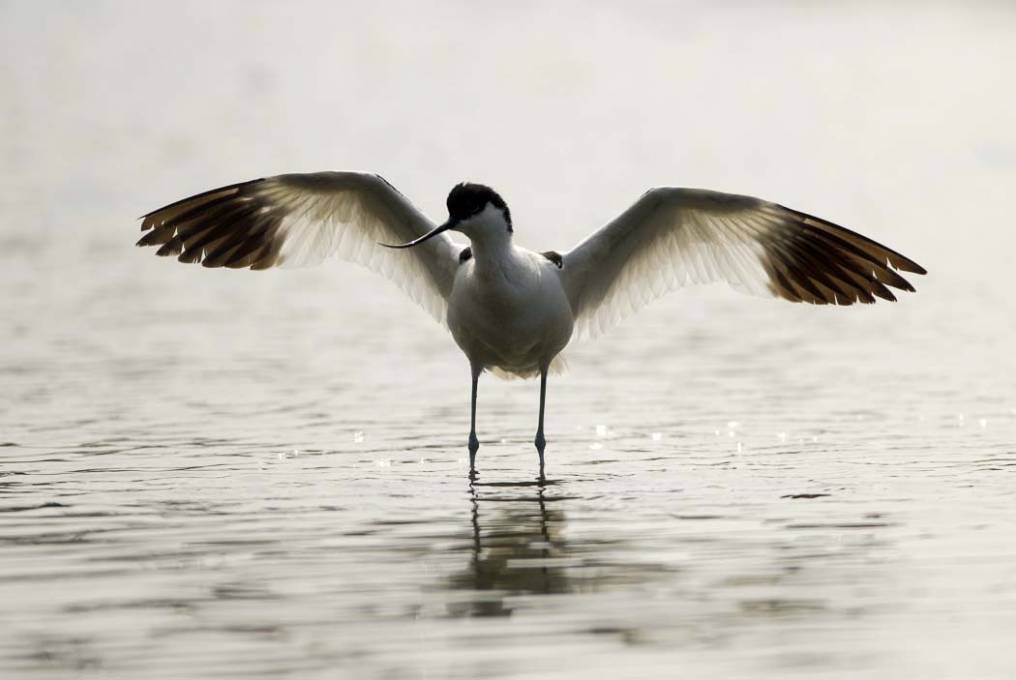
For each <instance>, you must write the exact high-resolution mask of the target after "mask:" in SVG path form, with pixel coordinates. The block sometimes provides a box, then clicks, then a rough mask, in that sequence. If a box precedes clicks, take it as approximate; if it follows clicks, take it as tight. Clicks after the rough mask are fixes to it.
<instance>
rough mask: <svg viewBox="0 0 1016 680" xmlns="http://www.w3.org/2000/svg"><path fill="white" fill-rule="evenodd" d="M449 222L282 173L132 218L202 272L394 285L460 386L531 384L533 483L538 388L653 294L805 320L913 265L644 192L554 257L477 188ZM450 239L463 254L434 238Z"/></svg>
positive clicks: (711, 196) (340, 176)
mask: <svg viewBox="0 0 1016 680" xmlns="http://www.w3.org/2000/svg"><path fill="white" fill-rule="evenodd" d="M447 206H448V219H447V220H446V221H445V222H443V223H442V224H440V225H435V224H434V223H433V222H431V221H430V220H428V219H427V218H426V217H425V216H424V215H423V214H422V213H420V211H419V210H417V209H416V208H415V207H414V206H413V204H412V203H410V202H409V200H408V199H406V197H405V196H403V195H402V194H401V193H399V192H398V191H397V190H396V189H395V188H394V187H393V186H392V185H391V184H389V183H388V182H387V181H385V180H384V179H383V178H381V177H380V176H378V175H373V174H367V173H355V172H320V173H312V174H288V175H277V176H275V177H267V178H263V179H256V180H253V181H249V182H241V183H239V184H231V185H229V186H225V187H221V188H219V189H213V190H211V191H206V192H204V193H201V194H197V195H195V196H191V197H190V198H185V199H183V200H180V201H177V202H175V203H171V204H170V205H167V206H165V207H163V208H159V209H158V210H155V211H153V212H151V213H149V214H147V215H145V216H144V217H143V218H142V223H141V229H142V230H143V231H145V232H146V233H145V234H144V236H142V238H141V240H140V241H138V245H139V246H157V247H158V250H157V251H156V252H157V254H158V255H163V256H175V257H176V258H177V259H178V260H179V261H180V262H191V263H197V262H200V263H201V264H202V265H204V266H205V267H231V268H238V269H239V268H249V269H267V268H269V267H276V266H281V267H286V266H305V265H311V264H318V263H320V262H322V261H323V260H325V259H326V258H329V257H332V256H335V257H339V258H342V259H346V260H351V261H353V262H357V263H359V264H362V265H364V266H366V267H368V268H370V269H373V270H374V271H376V272H378V273H380V274H382V275H383V276H385V277H387V278H389V279H390V280H392V281H393V282H395V283H396V284H397V285H398V286H399V287H400V288H402V289H403V290H404V291H405V292H406V293H407V294H408V295H409V296H410V297H411V298H412V299H413V300H415V301H416V302H417V303H419V304H420V305H421V306H422V307H423V308H424V309H425V310H427V311H428V312H429V313H430V314H431V315H432V316H433V317H434V318H435V319H437V321H438V322H439V323H443V324H446V325H447V327H448V328H449V330H450V331H451V333H452V336H453V337H454V339H455V342H456V344H458V346H459V347H460V348H461V349H462V351H463V352H464V353H465V355H466V357H467V358H468V360H469V364H470V368H471V374H472V397H471V416H470V433H469V439H468V447H469V454H470V456H469V458H470V472H471V473H473V472H475V462H476V452H477V450H478V449H479V440H478V439H477V436H476V393H477V385H478V381H479V377H480V374H481V373H482V372H483V371H485V370H490V371H494V372H497V373H500V374H502V375H515V376H521V377H530V376H533V377H535V376H537V375H538V376H539V377H540V409H539V419H538V427H537V432H536V439H535V444H536V448H537V451H538V453H539V459H540V475H541V477H542V476H543V471H544V449H545V446H546V440H545V438H544V427H543V421H544V407H545V404H546V394H547V374H548V372H549V371H550V369H551V367H552V364H553V363H554V361H555V358H557V357H558V356H559V354H560V353H561V351H562V350H563V349H564V348H565V346H566V345H567V344H568V342H569V341H570V340H571V339H572V338H573V337H574V336H579V335H595V334H598V333H601V332H603V331H605V330H607V329H609V328H610V327H612V326H614V325H615V324H617V323H618V322H619V321H620V320H622V319H623V318H624V317H626V316H628V315H629V314H631V313H633V312H635V311H637V310H638V309H640V308H641V307H643V306H645V305H646V304H648V303H649V302H651V301H652V300H654V299H656V298H657V297H659V296H661V295H663V294H664V293H666V292H668V291H670V290H673V289H675V288H679V287H682V286H686V285H691V284H704V283H712V282H720V281H723V282H726V283H728V284H730V285H731V286H733V287H734V288H736V289H738V290H742V291H744V292H747V293H752V294H756V295H762V296H775V297H779V298H783V299H785V300H790V301H791V302H808V303H811V304H819V305H852V304H854V303H865V304H868V303H873V302H875V301H876V300H877V299H882V300H888V301H895V300H896V297H895V295H894V293H893V292H892V290H891V289H896V290H903V291H910V292H912V291H913V290H914V288H913V286H911V285H910V283H909V282H908V281H907V280H906V279H905V278H903V276H901V275H900V274H899V273H898V271H903V272H908V273H912V274H925V273H926V272H925V270H924V269H923V268H922V267H921V266H920V265H918V264H917V263H916V262H914V261H913V260H911V259H909V258H907V257H904V256H903V255H901V254H899V253H897V252H896V251H894V250H891V249H890V248H887V247H886V246H883V245H881V244H879V243H876V242H875V241H873V240H871V239H869V238H866V237H864V236H861V235H860V234H858V233H856V232H853V231H850V230H849V229H845V228H843V227H840V226H837V225H835V224H833V223H831V222H827V221H825V220H822V219H820V218H817V217H813V216H811V215H807V214H805V213H802V212H798V211H796V210H791V209H790V208H785V207H783V206H781V205H778V204H776V203H770V202H768V201H763V200H761V199H757V198H752V197H750V196H739V195H735V194H725V193H719V192H715V191H706V190H702V189H679V188H669V187H668V188H657V189H651V190H650V191H647V192H646V193H645V194H643V196H642V197H641V198H639V199H638V200H637V201H635V203H634V204H633V205H632V206H631V207H629V208H628V209H627V210H626V211H624V212H623V213H621V214H620V215H619V216H618V217H617V218H615V219H614V220H613V221H612V222H610V223H609V224H607V225H606V226H604V227H603V228H601V229H600V230H599V231H596V232H595V233H593V234H592V235H591V236H589V237H588V238H587V239H585V240H584V241H582V242H581V243H579V244H578V245H577V246H575V247H574V248H573V249H572V250H570V251H568V252H565V253H556V252H553V251H548V252H543V253H538V252H533V251H530V250H527V249H525V248H522V247H519V246H517V245H516V244H515V243H514V240H513V234H514V224H513V222H512V218H511V211H510V210H509V209H508V206H507V204H506V203H505V202H504V200H503V199H502V198H501V196H499V195H498V194H497V192H495V191H494V190H493V189H491V188H490V187H487V186H484V185H482V184H472V183H463V184H459V185H457V186H455V187H454V188H453V189H452V190H451V192H450V193H449V195H448V200H447ZM448 231H457V232H459V233H461V234H463V235H464V236H465V237H466V238H468V240H469V245H468V246H464V245H462V244H459V243H456V242H455V241H453V240H452V239H451V238H449V235H448V234H447V233H446V232H448Z"/></svg>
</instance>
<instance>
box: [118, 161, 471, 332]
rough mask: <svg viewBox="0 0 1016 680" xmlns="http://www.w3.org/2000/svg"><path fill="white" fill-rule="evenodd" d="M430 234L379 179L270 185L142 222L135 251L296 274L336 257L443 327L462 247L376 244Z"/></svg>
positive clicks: (325, 176)
mask: <svg viewBox="0 0 1016 680" xmlns="http://www.w3.org/2000/svg"><path fill="white" fill-rule="evenodd" d="M434 226H435V225H434V224H433V223H432V222H431V221H430V220H428V219H427V218H426V217H424V216H423V214H421V213H420V212H419V211H418V210H417V209H416V208H415V207H414V206H413V205H412V204H411V203H410V202H409V200H407V199H406V198H405V197H404V196H403V195H402V194H401V193H399V192H398V191H397V190H396V189H395V188H394V187H392V186H391V185H390V184H389V183H388V182H386V181H385V180H384V179H382V178H381V177H378V176H377V175H370V174H363V173H354V172H321V173H313V174H290V175H277V176H275V177H268V178H265V179H261V180H254V181H251V182H244V183H241V184H234V185H230V186H227V187H222V188H220V189H214V190H212V191H209V192H205V193H203V194H199V195H197V196H192V197H190V198H187V199H184V200H182V201H178V202H177V203H174V204H171V205H169V206H166V207H164V208H160V209H159V210H156V211H154V212H152V213H150V214H148V215H146V216H145V217H144V221H143V223H142V229H143V230H151V231H149V232H148V233H147V234H146V235H145V236H144V237H142V239H141V240H140V241H139V242H138V245H161V246H162V247H161V248H160V249H159V251H158V254H159V255H176V256H178V259H179V260H180V261H182V262H201V263H202V264H203V265H205V266H207V267H233V268H241V267H249V268H251V269H265V268H268V267H273V266H283V267H301V266H308V265H314V264H319V263H321V262H322V261H324V260H325V259H326V258H329V257H339V258H342V259H345V260H349V261H352V262H355V263H357V264H361V265H363V266H365V267H367V268H369V269H372V270H374V271H376V272H378V273H380V274H382V275H383V276H385V277H386V278H388V279H390V280H391V281H393V282H394V283H395V284H396V285H398V286H399V287H400V288H401V289H402V290H403V291H405V292H406V293H407V294H408V295H409V296H410V297H411V298H412V299H413V300H415V301H416V302H417V303H418V304H420V306H421V307H423V308H424V309H425V310H427V312H429V313H430V314H431V315H432V316H433V317H434V318H435V319H437V320H438V322H439V323H442V324H443V323H445V313H446V310H447V301H446V300H447V297H448V295H449V293H450V292H451V287H452V283H453V281H454V278H455V270H456V267H457V265H458V254H459V251H460V250H461V249H462V247H461V246H460V245H458V244H456V243H455V242H453V241H452V240H451V239H449V238H448V237H447V236H446V235H445V234H440V235H438V236H437V237H434V238H432V239H430V240H429V241H427V242H426V243H423V244H421V245H420V246H417V247H416V248H413V249H412V250H409V251H406V250H392V249H389V248H384V247H381V246H380V245H378V244H379V243H382V242H383V243H401V242H405V241H410V240H412V239H414V238H417V237H419V236H421V235H423V234H425V233H426V232H428V231H430V230H431V229H432V228H433V227H434Z"/></svg>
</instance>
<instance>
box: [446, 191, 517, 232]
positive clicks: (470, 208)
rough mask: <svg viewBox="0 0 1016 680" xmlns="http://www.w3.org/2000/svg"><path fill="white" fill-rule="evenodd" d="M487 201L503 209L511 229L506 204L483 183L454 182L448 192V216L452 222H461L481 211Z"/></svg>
mask: <svg viewBox="0 0 1016 680" xmlns="http://www.w3.org/2000/svg"><path fill="white" fill-rule="evenodd" d="M488 203H490V204H492V205H493V206H494V207H496V208H500V209H501V210H502V211H504V218H505V221H506V222H507V223H508V231H512V215H511V212H510V211H509V210H508V204H507V203H505V202H504V199H503V198H501V196H499V195H498V193H497V192H496V191H494V190H493V189H491V188H490V187H488V186H486V185H483V184H473V183H471V182H463V183H462V184H456V185H455V186H454V187H453V188H452V190H451V191H450V192H449V193H448V201H447V205H448V217H449V219H450V220H451V221H453V222H461V221H462V220H464V219H467V218H469V217H472V216H473V215H475V214H477V213H479V212H480V211H482V210H483V209H484V208H485V207H486V206H487V204H488Z"/></svg>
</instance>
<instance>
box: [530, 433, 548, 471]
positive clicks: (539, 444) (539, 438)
mask: <svg viewBox="0 0 1016 680" xmlns="http://www.w3.org/2000/svg"><path fill="white" fill-rule="evenodd" d="M533 443H534V444H536V452H537V453H539V454H540V479H541V480H543V479H545V477H544V476H543V451H544V449H546V448H547V440H546V439H544V438H543V432H542V431H540V432H537V433H536V441H534V442H533Z"/></svg>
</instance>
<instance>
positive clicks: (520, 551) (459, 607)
mask: <svg viewBox="0 0 1016 680" xmlns="http://www.w3.org/2000/svg"><path fill="white" fill-rule="evenodd" d="M553 484H554V483H553V482H551V481H547V480H545V479H540V480H537V481H535V482H522V483H501V484H483V483H481V482H479V481H478V480H475V479H473V480H471V481H470V484H469V500H470V505H471V509H472V525H473V540H472V551H471V558H470V562H469V567H468V568H467V569H465V570H463V571H462V572H459V573H457V574H454V575H453V576H451V577H450V578H449V580H448V583H447V584H446V585H447V587H448V588H449V589H450V590H468V591H478V593H477V597H475V598H473V599H471V600H469V601H466V602H454V603H450V604H449V613H450V614H451V615H453V616H509V615H510V614H511V613H512V609H511V607H510V606H509V605H508V604H507V603H506V601H505V600H506V597H507V596H510V595H520V594H552V593H567V592H571V591H573V590H574V589H575V587H576V585H577V584H576V582H575V581H574V580H573V579H571V578H570V577H569V575H568V570H567V561H568V555H569V546H568V544H567V543H566V542H565V541H564V539H563V538H562V529H563V527H564V524H565V515H564V512H563V511H561V510H560V509H557V508H555V507H554V505H555V504H556V503H558V502H560V501H562V500H566V497H564V496H560V495H553V494H552V493H551V491H550V490H549V489H550V488H552V486H553ZM520 491H521V492H522V493H519V492H520ZM506 492H507V493H506ZM481 593H482V594H481Z"/></svg>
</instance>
